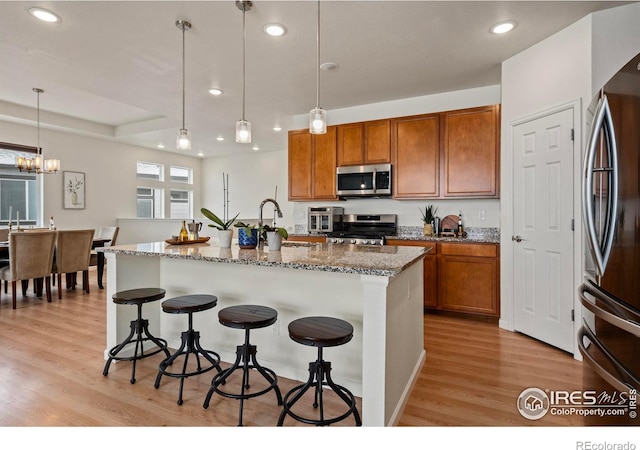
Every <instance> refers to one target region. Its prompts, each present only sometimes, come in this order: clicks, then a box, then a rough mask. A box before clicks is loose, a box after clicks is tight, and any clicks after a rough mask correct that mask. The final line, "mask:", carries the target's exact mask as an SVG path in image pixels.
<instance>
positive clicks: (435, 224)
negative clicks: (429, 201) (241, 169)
mask: <svg viewBox="0 0 640 450" xmlns="http://www.w3.org/2000/svg"><path fill="white" fill-rule="evenodd" d="M433 234H434V236H440V217H434V218H433Z"/></svg>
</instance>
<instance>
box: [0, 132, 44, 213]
mask: <svg viewBox="0 0 640 450" xmlns="http://www.w3.org/2000/svg"><path fill="white" fill-rule="evenodd" d="M35 153H36V148H35V147H25V146H21V145H14V144H6V143H0V225H8V224H9V219H11V221H12V222H13V224H14V225H15V223H16V219H17V218H18V215H19V216H20V224H24V225H35V224H36V223H37V221H38V201H37V189H38V188H37V179H36V174H35V173H27V172H20V171H19V170H18V169H17V168H16V166H15V161H16V157H18V156H26V157H33V155H34V154H35ZM10 211H11V217H9V212H10Z"/></svg>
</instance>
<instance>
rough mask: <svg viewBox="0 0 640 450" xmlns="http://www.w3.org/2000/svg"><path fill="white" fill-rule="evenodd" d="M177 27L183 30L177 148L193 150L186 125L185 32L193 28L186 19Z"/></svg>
mask: <svg viewBox="0 0 640 450" xmlns="http://www.w3.org/2000/svg"><path fill="white" fill-rule="evenodd" d="M176 27H178V29H179V30H182V128H180V129H179V130H178V136H177V137H176V148H177V149H178V150H191V133H189V130H187V129H186V128H185V126H184V79H185V75H184V72H185V70H184V66H185V64H184V32H185V31H189V30H190V29H191V24H190V23H189V22H187V21H186V20H177V21H176Z"/></svg>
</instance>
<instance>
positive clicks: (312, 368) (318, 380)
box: [278, 317, 362, 426]
mask: <svg viewBox="0 0 640 450" xmlns="http://www.w3.org/2000/svg"><path fill="white" fill-rule="evenodd" d="M289 337H290V338H291V339H292V340H294V341H295V342H297V343H299V344H302V345H308V346H311V347H317V348H318V359H317V360H316V361H313V362H310V363H309V379H308V380H307V382H306V383H304V384H301V385H299V386H296V387H294V388H293V389H291V390H290V391H289V392H288V393H287V395H285V397H284V406H283V408H282V412H281V413H280V418H279V419H278V426H282V423H283V422H284V419H285V417H286V416H287V415H289V416H291V417H293V418H294V419H296V420H298V421H300V422H303V423H308V424H311V425H317V426H322V425H331V424H332V423H336V422H339V421H341V420H343V419H346V418H347V417H349V416H350V415H351V414H353V417H354V419H355V421H356V426H361V425H362V421H361V420H360V414H359V413H358V409H357V407H356V399H355V397H354V395H353V394H352V393H351V392H350V391H349V390H348V389H347V388H345V387H343V386H340V385H337V384H336V383H334V382H333V380H332V379H331V363H330V362H329V361H325V360H324V359H323V356H322V350H323V349H324V347H335V346H338V345H343V344H346V343H347V342H349V341H350V340H351V338H352V337H353V326H352V325H351V324H350V323H349V322H346V321H344V320H341V319H336V318H333V317H303V318H301V319H297V320H294V321H293V322H291V323H290V324H289ZM323 386H328V387H330V388H331V389H333V391H334V392H335V393H336V394H337V395H338V396H339V397H340V398H341V399H342V400H343V401H344V402H345V403H346V404H347V406H348V407H349V409H348V410H347V411H346V412H345V413H344V414H341V415H339V416H336V417H332V418H325V415H324V404H323V392H322V389H323ZM311 387H314V388H315V394H314V402H313V407H314V408H318V407H319V408H320V419H311V418H307V417H302V416H300V415H298V414H296V413H294V412H293V411H292V410H291V408H292V407H293V405H294V404H295V403H296V402H297V401H298V400H300V399H301V398H302V396H303V395H304V393H305V392H306V391H307V390H309V388H311ZM292 396H293V397H292ZM290 397H292V398H291V399H290V400H289V398H290Z"/></svg>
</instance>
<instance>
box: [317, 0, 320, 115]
mask: <svg viewBox="0 0 640 450" xmlns="http://www.w3.org/2000/svg"><path fill="white" fill-rule="evenodd" d="M317 108H320V0H318V24H317V28H316V109H317Z"/></svg>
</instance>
